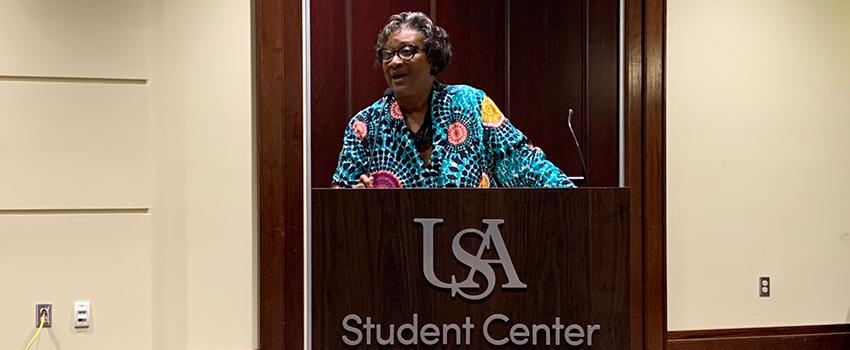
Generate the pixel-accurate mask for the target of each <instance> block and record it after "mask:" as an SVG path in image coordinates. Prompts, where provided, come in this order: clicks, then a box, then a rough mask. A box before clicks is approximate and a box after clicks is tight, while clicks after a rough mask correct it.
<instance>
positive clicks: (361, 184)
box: [351, 175, 375, 188]
mask: <svg viewBox="0 0 850 350" xmlns="http://www.w3.org/2000/svg"><path fill="white" fill-rule="evenodd" d="M374 179H375V178H373V177H371V176H366V175H360V179H358V183H357V184H356V185H354V186H351V188H372V180H374Z"/></svg>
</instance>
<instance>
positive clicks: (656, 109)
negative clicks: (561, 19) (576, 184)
mask: <svg viewBox="0 0 850 350" xmlns="http://www.w3.org/2000/svg"><path fill="white" fill-rule="evenodd" d="M625 7H626V8H625V23H624V35H625V42H624V48H625V52H624V61H625V62H624V70H625V72H624V74H625V77H624V81H625V87H624V89H625V91H624V95H623V97H624V99H625V101H624V103H625V106H624V111H625V114H624V123H625V125H624V128H625V135H624V136H625V140H626V141H625V155H624V156H625V185H626V186H629V187H631V189H632V198H631V203H630V204H631V208H632V214H633V215H632V219H631V221H632V223H631V232H632V235H633V239H632V245H631V247H632V253H633V254H639V255H640V260H638V259H637V257H636V256H635V255H633V258H634V260H633V264H632V288H640V290H641V293H640V295H637V293H634V294H633V295H632V297H633V299H632V305H633V307H634V308H641V309H642V310H643V311H644V313H643V318H642V319H641V320H638V319H636V318H635V319H633V325H636V327H637V328H641V329H642V332H640V333H638V332H637V330H636V329H634V328H633V329H632V331H633V332H634V333H635V334H634V336H633V339H636V341H637V339H640V341H638V342H637V343H633V344H632V348H633V349H641V348H643V349H663V348H664V346H665V345H666V342H665V340H664V339H665V336H666V329H667V304H666V301H667V297H666V266H665V264H666V255H667V254H666V245H665V242H666V229H665V223H666V216H665V213H666V202H665V192H666V189H665V181H666V180H665V177H664V176H665V170H664V169H665V152H664V145H665V114H664V96H665V91H664V43H665V39H664V38H665V19H666V13H665V11H666V10H665V8H666V0H625ZM638 232H639V234H636V233H638Z"/></svg>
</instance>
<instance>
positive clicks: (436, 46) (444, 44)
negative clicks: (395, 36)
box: [375, 12, 452, 75]
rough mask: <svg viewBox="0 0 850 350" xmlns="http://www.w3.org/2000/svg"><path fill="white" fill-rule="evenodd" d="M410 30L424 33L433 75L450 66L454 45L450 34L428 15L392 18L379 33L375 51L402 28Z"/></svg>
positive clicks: (408, 14)
mask: <svg viewBox="0 0 850 350" xmlns="http://www.w3.org/2000/svg"><path fill="white" fill-rule="evenodd" d="M402 27H404V28H409V29H413V30H417V31H419V32H420V33H422V38H423V39H424V41H425V53H426V54H427V55H428V61H429V62H431V75H437V74H439V73H440V72H442V71H443V70H444V69H446V67H447V66H448V65H449V61H450V60H451V58H452V45H451V44H450V43H449V33H447V32H446V30H445V29H443V28H441V27H440V26H437V25H436V24H434V22H433V21H431V19H430V18H428V16H427V15H425V14H424V13H422V12H402V13H398V14H395V15H392V16H390V20H389V21H388V22H387V24H386V25H384V29H381V31H380V32H379V33H378V43H377V45H375V51H376V52H377V51H379V50H381V49H383V48H384V45H386V43H387V40H389V37H390V35H391V34H392V33H395V31H396V30H399V29H400V28H402ZM375 57H376V60H377V61H376V63H377V64H378V65H379V66H380V65H381V63H382V62H381V59H380V58H378V57H377V55H376V56H375Z"/></svg>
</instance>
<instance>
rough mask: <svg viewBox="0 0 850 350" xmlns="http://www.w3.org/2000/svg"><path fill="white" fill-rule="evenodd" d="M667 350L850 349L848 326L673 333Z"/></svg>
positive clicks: (848, 324)
mask: <svg viewBox="0 0 850 350" xmlns="http://www.w3.org/2000/svg"><path fill="white" fill-rule="evenodd" d="M667 349H670V350H695V349H701V350H714V349H718V350H720V349H723V350H736V349H794V350H808V349H811V350H815V349H817V350H829V349H850V323H846V324H832V325H819V326H792V327H764V328H735V329H710V330H694V331H675V332H669V333H668V334H667Z"/></svg>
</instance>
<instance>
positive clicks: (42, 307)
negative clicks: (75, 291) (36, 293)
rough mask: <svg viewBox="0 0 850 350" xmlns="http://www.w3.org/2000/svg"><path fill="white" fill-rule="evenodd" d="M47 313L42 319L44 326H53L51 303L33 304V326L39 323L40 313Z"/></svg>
mask: <svg viewBox="0 0 850 350" xmlns="http://www.w3.org/2000/svg"><path fill="white" fill-rule="evenodd" d="M42 312H45V313H47V317H46V318H45V320H44V328H50V327H52V326H53V304H35V327H36V328H38V326H39V325H41V313H42Z"/></svg>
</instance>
